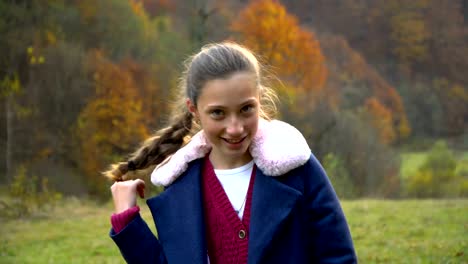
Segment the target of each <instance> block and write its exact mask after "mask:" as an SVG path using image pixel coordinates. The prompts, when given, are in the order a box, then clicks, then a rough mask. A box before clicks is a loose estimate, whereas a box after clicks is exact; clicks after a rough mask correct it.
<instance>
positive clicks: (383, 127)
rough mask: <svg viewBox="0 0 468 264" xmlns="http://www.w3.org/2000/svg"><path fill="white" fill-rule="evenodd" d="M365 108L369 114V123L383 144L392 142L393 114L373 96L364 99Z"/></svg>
mask: <svg viewBox="0 0 468 264" xmlns="http://www.w3.org/2000/svg"><path fill="white" fill-rule="evenodd" d="M365 108H366V110H367V113H369V114H370V115H371V124H372V125H373V126H374V127H375V128H376V129H377V131H378V132H379V137H380V140H381V141H382V142H383V143H385V144H389V143H392V142H393V141H394V140H395V138H396V135H395V131H394V129H393V115H392V112H391V111H390V109H388V108H387V107H385V106H384V105H383V104H382V103H380V102H379V100H378V99H377V98H375V97H371V98H368V99H367V100H366V103H365Z"/></svg>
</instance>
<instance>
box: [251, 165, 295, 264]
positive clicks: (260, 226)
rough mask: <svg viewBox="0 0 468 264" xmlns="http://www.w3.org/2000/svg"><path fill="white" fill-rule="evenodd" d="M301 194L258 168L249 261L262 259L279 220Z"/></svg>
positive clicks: (281, 220)
mask: <svg viewBox="0 0 468 264" xmlns="http://www.w3.org/2000/svg"><path fill="white" fill-rule="evenodd" d="M301 195H302V194H301V193H300V192H299V191H297V190H295V189H293V188H291V187H289V186H287V185H285V184H283V183H281V182H279V181H278V180H277V179H275V178H273V177H270V176H265V175H264V174H263V172H262V171H261V170H257V175H256V178H255V183H254V190H253V196H252V207H251V210H252V211H251V218H250V238H251V239H250V240H249V257H248V263H260V260H261V258H262V256H263V254H264V253H265V250H266V247H267V245H268V244H271V241H272V239H273V237H274V235H275V233H276V232H277V231H278V228H279V226H280V224H281V223H282V222H283V221H284V220H285V219H286V217H287V216H288V215H289V214H290V212H291V210H292V209H293V207H294V205H295V203H296V201H297V200H298V198H299V197H300V196H301Z"/></svg>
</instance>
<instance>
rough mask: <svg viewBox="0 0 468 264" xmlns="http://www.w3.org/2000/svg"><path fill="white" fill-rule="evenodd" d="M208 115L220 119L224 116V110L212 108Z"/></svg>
mask: <svg viewBox="0 0 468 264" xmlns="http://www.w3.org/2000/svg"><path fill="white" fill-rule="evenodd" d="M210 116H211V117H212V118H214V119H220V118H222V117H223V116H224V112H223V110H221V109H213V110H211V111H210Z"/></svg>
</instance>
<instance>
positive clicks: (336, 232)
mask: <svg viewBox="0 0 468 264" xmlns="http://www.w3.org/2000/svg"><path fill="white" fill-rule="evenodd" d="M305 170H306V171H307V172H306V175H307V177H306V179H305V188H306V190H305V192H306V194H307V195H306V201H307V204H306V206H307V210H308V213H307V217H308V221H309V238H310V239H311V251H312V252H314V253H313V255H314V256H313V258H314V259H315V260H317V261H314V262H315V263H357V257H356V253H355V250H354V246H353V241H352V238H351V233H350V231H349V228H348V224H347V222H346V218H345V215H344V213H343V210H342V208H341V205H340V202H339V200H338V197H337V196H336V193H335V191H334V189H333V187H332V185H331V183H330V181H329V179H328V177H327V175H326V173H325V171H324V169H323V168H322V166H321V165H320V163H319V161H318V160H317V159H316V158H315V157H314V156H313V155H311V158H310V159H309V161H308V162H307V163H306V164H305Z"/></svg>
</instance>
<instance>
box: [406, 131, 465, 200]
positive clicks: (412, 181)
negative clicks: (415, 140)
mask: <svg viewBox="0 0 468 264" xmlns="http://www.w3.org/2000/svg"><path fill="white" fill-rule="evenodd" d="M456 168H457V160H456V158H455V155H454V153H453V152H452V150H450V148H449V147H448V146H447V143H446V142H445V141H442V140H441V141H437V142H436V143H435V144H434V146H433V147H432V149H431V150H430V152H429V153H428V155H427V157H426V159H425V161H424V163H423V164H422V165H421V167H419V169H418V170H417V172H416V173H415V174H414V175H413V176H412V177H409V178H408V180H407V182H406V193H407V195H408V196H412V197H418V198H429V197H431V198H443V197H445V198H448V197H460V196H466V195H467V193H468V181H467V179H466V178H465V177H463V175H462V174H457V173H455V172H456Z"/></svg>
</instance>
